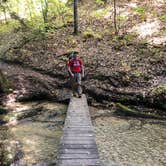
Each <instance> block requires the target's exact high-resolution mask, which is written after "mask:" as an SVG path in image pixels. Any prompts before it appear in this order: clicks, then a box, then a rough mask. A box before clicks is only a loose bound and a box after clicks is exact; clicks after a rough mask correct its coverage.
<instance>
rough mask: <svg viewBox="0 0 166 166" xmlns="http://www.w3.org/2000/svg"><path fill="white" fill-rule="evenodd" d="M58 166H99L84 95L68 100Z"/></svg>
mask: <svg viewBox="0 0 166 166" xmlns="http://www.w3.org/2000/svg"><path fill="white" fill-rule="evenodd" d="M58 166H101V163H100V161H99V153H98V150H97V145H96V142H95V137H94V134H93V127H92V123H91V118H90V114H89V108H88V104H87V99H86V96H85V95H83V96H82V98H75V97H72V98H71V100H70V104H69V107H68V111H67V117H66V120H65V126H64V130H63V136H62V138H61V142H60V149H59V155H58Z"/></svg>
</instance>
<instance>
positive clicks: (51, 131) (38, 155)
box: [11, 122, 62, 165]
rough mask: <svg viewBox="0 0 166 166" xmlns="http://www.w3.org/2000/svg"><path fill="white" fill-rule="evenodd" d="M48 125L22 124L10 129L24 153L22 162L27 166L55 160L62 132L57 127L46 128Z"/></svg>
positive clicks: (36, 123)
mask: <svg viewBox="0 0 166 166" xmlns="http://www.w3.org/2000/svg"><path fill="white" fill-rule="evenodd" d="M50 125H51V124H49V123H38V122H32V123H24V124H18V125H17V126H15V127H13V128H12V129H11V132H12V134H13V135H14V136H15V139H17V140H18V141H19V142H20V143H21V145H22V150H23V152H24V160H25V161H27V163H28V164H29V165H33V164H36V163H38V162H41V161H43V160H44V161H52V160H53V159H55V158H56V155H57V151H58V144H59V139H60V137H61V134H62V130H61V128H59V127H56V126H54V127H48V126H50Z"/></svg>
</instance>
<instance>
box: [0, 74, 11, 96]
mask: <svg viewBox="0 0 166 166" xmlns="http://www.w3.org/2000/svg"><path fill="white" fill-rule="evenodd" d="M10 88H11V83H10V82H9V80H7V79H6V77H5V76H4V75H3V73H2V71H0V93H7V92H8V91H9V89H10Z"/></svg>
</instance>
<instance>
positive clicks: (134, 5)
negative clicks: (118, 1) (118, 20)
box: [127, 2, 137, 8]
mask: <svg viewBox="0 0 166 166" xmlns="http://www.w3.org/2000/svg"><path fill="white" fill-rule="evenodd" d="M127 6H129V7H131V8H136V7H137V4H136V3H133V2H131V3H128V4H127Z"/></svg>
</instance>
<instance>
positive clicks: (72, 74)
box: [68, 66, 74, 77]
mask: <svg viewBox="0 0 166 166" xmlns="http://www.w3.org/2000/svg"><path fill="white" fill-rule="evenodd" d="M68 71H69V73H70V75H71V76H72V77H74V74H73V73H72V71H71V69H70V66H68Z"/></svg>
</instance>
